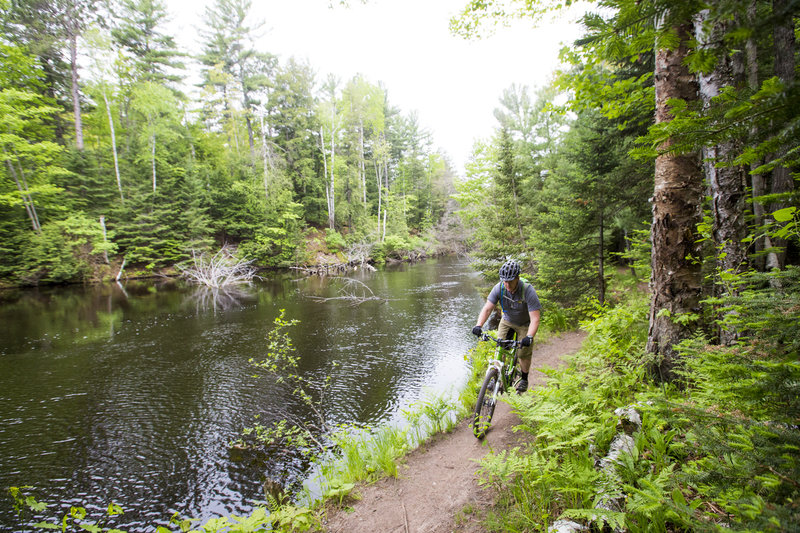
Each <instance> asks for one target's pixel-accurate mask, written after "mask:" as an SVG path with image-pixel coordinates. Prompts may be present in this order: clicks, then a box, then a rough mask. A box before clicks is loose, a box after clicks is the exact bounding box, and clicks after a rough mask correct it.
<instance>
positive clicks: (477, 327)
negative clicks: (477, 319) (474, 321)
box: [472, 326, 483, 337]
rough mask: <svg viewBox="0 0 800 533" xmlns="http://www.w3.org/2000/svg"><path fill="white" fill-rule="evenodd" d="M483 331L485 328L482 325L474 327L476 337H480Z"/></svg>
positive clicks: (473, 331)
mask: <svg viewBox="0 0 800 533" xmlns="http://www.w3.org/2000/svg"><path fill="white" fill-rule="evenodd" d="M482 333H483V328H481V327H480V326H475V327H473V328H472V334H473V335H475V336H476V337H480V336H481V334H482Z"/></svg>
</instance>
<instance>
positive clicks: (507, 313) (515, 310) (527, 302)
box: [487, 280, 542, 326]
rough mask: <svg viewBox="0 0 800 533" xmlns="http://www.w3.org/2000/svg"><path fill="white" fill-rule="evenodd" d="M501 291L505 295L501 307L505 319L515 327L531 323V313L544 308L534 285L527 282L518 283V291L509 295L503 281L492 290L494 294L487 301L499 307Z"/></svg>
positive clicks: (490, 294)
mask: <svg viewBox="0 0 800 533" xmlns="http://www.w3.org/2000/svg"><path fill="white" fill-rule="evenodd" d="M501 289H502V293H503V302H502V305H501V308H502V309H503V318H505V319H506V321H507V322H511V323H512V324H514V325H515V326H522V325H524V324H527V323H529V322H530V321H531V317H530V314H529V313H530V312H531V311H536V310H537V309H541V308H542V304H541V303H539V297H538V296H537V295H536V291H535V290H534V288H533V285H531V284H530V283H527V282H524V283H523V281H522V280H520V281H519V282H518V283H517V289H516V290H515V291H514V293H513V294H511V293H509V291H507V290H506V289H505V288H504V287H503V282H502V281H501V282H500V283H498V284H497V285H495V286H494V287H493V288H492V292H490V293H489V296H488V297H487V300H489V301H490V302H492V303H493V304H495V305H497V302H498V301H499V300H500V292H501ZM523 290H524V291H525V295H524V297H523V294H522V291H523Z"/></svg>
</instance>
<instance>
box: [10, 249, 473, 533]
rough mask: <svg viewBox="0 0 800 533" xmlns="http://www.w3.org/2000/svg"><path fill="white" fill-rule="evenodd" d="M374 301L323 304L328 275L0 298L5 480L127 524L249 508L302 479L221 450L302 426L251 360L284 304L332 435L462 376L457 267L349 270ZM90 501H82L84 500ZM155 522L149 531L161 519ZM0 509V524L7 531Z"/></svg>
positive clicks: (469, 285) (469, 289)
mask: <svg viewBox="0 0 800 533" xmlns="http://www.w3.org/2000/svg"><path fill="white" fill-rule="evenodd" d="M351 277H352V278H353V279H355V280H357V281H358V282H359V284H363V286H364V287H365V288H368V289H369V291H371V293H372V294H374V295H375V296H377V297H379V298H380V299H379V300H369V301H364V302H362V303H361V304H360V305H357V306H349V305H343V304H342V301H340V300H329V299H327V298H333V297H336V296H337V295H340V294H341V293H340V289H341V287H342V285H341V280H338V281H337V280H332V279H331V278H327V279H325V278H309V279H299V280H298V279H293V278H291V277H288V276H287V277H285V278H281V279H275V280H269V281H263V282H255V283H254V284H253V285H252V286H251V287H249V288H248V287H242V288H241V289H240V291H241V292H237V293H235V294H225V295H220V294H219V293H217V294H213V293H207V292H206V293H204V292H203V291H202V290H201V289H199V288H197V287H191V286H187V285H185V284H182V283H180V282H177V281H173V280H163V281H158V282H155V283H153V282H129V283H126V284H125V285H124V286H123V287H119V286H117V285H113V284H112V285H105V286H98V287H88V288H74V287H72V288H53V289H47V290H44V289H41V290H31V291H17V292H14V293H6V294H5V295H4V297H5V300H4V301H3V302H2V303H1V304H0V322H2V324H3V331H2V333H0V334H1V335H2V337H0V448H1V449H2V450H3V454H0V486H2V487H6V486H12V485H16V486H19V485H33V486H34V487H35V488H36V491H37V495H38V496H39V497H40V498H41V499H42V500H45V501H50V502H63V503H64V504H66V505H69V504H85V503H91V504H94V505H96V506H97V507H100V508H104V507H105V506H106V505H107V504H108V503H109V502H110V501H115V502H116V503H119V504H120V505H122V506H123V508H125V509H126V514H125V516H124V520H123V521H122V523H118V524H117V525H118V526H124V528H125V529H130V530H137V529H142V528H144V526H145V524H153V523H163V521H164V520H168V519H169V516H170V515H171V514H172V512H174V511H179V512H181V514H183V515H188V516H196V517H199V518H208V517H211V516H213V515H215V514H218V513H231V512H233V513H237V514H241V513H245V512H248V510H249V509H250V507H251V505H252V503H253V502H254V501H257V500H263V498H264V493H263V483H264V482H265V481H266V480H267V479H270V480H273V481H275V480H277V481H279V482H285V481H286V480H288V479H291V478H292V476H297V475H298V473H300V472H302V471H303V469H304V468H305V466H306V465H305V464H303V462H302V460H300V459H298V458H297V457H294V456H292V455H291V454H287V453H286V452H285V451H283V450H267V451H265V452H264V455H262V456H258V455H247V454H241V453H239V454H237V453H236V452H232V451H231V450H230V449H229V447H228V442H229V441H230V440H233V439H235V438H236V437H238V435H239V432H240V431H241V428H243V427H245V426H248V425H251V422H252V417H253V416H254V415H255V414H259V413H260V414H262V421H263V422H268V421H269V420H271V419H276V418H282V417H284V416H292V417H296V418H298V419H301V420H302V419H303V417H305V416H306V415H307V413H305V412H304V408H303V406H302V405H300V404H299V402H297V401H295V400H294V399H293V398H292V396H291V395H290V394H289V391H287V390H285V389H284V388H283V387H282V386H281V385H280V384H278V383H276V382H275V381H274V380H270V379H254V378H253V374H254V370H253V368H252V367H251V366H250V365H249V364H248V360H249V359H250V358H256V359H258V358H259V357H260V356H261V355H263V351H264V350H265V335H266V333H267V331H268V330H269V329H270V328H271V327H272V323H273V320H274V319H275V317H276V316H278V314H279V311H280V309H285V310H286V316H287V318H290V319H297V320H299V321H300V324H299V325H297V326H295V327H294V328H293V329H292V330H291V331H290V335H291V337H292V339H293V342H294V344H295V347H296V349H297V353H298V354H299V355H300V357H301V372H302V374H303V375H304V376H306V377H308V378H309V379H311V380H312V381H316V382H322V381H324V379H325V377H326V376H331V379H332V385H331V390H330V393H329V394H328V395H327V396H326V397H325V398H324V401H323V413H324V415H325V417H326V419H327V420H328V421H329V422H330V423H331V424H337V423H348V422H357V423H362V424H378V423H381V422H385V421H388V420H392V419H393V418H395V417H397V416H398V415H399V410H400V409H401V408H405V407H407V406H409V405H410V404H411V403H413V402H414V401H416V400H417V399H418V398H419V397H420V395H421V394H422V391H423V390H424V389H425V390H427V389H434V390H437V391H444V390H447V389H448V388H451V387H454V386H458V385H460V383H461V382H462V381H463V378H464V377H465V375H466V365H465V363H464V360H463V357H462V356H463V354H464V353H465V352H466V351H467V350H468V349H469V348H470V347H471V346H472V344H473V343H472V340H471V339H470V336H469V334H468V331H469V327H470V326H471V323H472V321H473V320H474V317H475V316H476V314H477V311H478V309H479V307H480V304H481V301H480V298H479V297H478V295H477V294H476V293H475V291H474V284H475V282H476V279H475V277H474V276H473V275H472V274H471V273H470V271H469V269H468V268H467V266H466V265H463V264H458V263H455V262H452V261H438V262H436V261H432V262H428V263H424V264H420V265H415V266H413V267H412V266H406V265H403V266H400V267H396V268H391V269H387V270H384V271H380V272H375V273H370V272H358V273H356V274H354V275H352V276H351ZM87 499H89V500H88V501H87ZM159 521H160V522H159ZM13 524H14V522H13V518H12V513H11V510H10V508H8V507H2V508H0V529H2V530H8V529H13Z"/></svg>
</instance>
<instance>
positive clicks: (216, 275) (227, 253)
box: [181, 246, 257, 288]
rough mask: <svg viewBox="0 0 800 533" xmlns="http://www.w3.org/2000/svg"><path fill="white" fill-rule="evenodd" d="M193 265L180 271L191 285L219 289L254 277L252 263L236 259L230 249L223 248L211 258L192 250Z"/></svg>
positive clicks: (246, 281) (245, 281)
mask: <svg viewBox="0 0 800 533" xmlns="http://www.w3.org/2000/svg"><path fill="white" fill-rule="evenodd" d="M192 260H193V264H192V265H191V266H188V267H184V268H182V269H181V274H182V275H183V277H184V278H185V279H187V280H189V281H190V282H192V283H197V284H200V285H205V286H206V287H211V288H220V287H225V286H229V285H236V284H239V283H249V282H250V281H252V280H253V278H254V277H256V272H257V270H256V268H255V267H254V266H253V261H243V260H241V259H237V258H236V257H235V255H234V252H233V250H232V249H231V248H229V247H227V246H225V247H223V248H222V249H221V250H220V251H219V252H217V253H216V254H214V255H213V256H212V257H208V255H207V254H206V253H201V254H198V253H197V252H195V251H194V250H192Z"/></svg>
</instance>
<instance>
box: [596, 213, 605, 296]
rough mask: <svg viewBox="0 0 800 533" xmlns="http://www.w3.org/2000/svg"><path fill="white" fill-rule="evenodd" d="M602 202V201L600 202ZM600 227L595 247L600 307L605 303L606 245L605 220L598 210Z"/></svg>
mask: <svg viewBox="0 0 800 533" xmlns="http://www.w3.org/2000/svg"><path fill="white" fill-rule="evenodd" d="M601 201H602V200H601ZM598 218H599V219H600V220H599V225H600V238H599V239H598V240H599V242H598V246H597V287H598V291H597V299H598V300H599V301H600V305H603V304H605V303H606V272H605V258H606V244H605V235H604V234H605V230H606V228H605V219H604V217H603V210H602V209H600V212H599V214H598Z"/></svg>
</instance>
